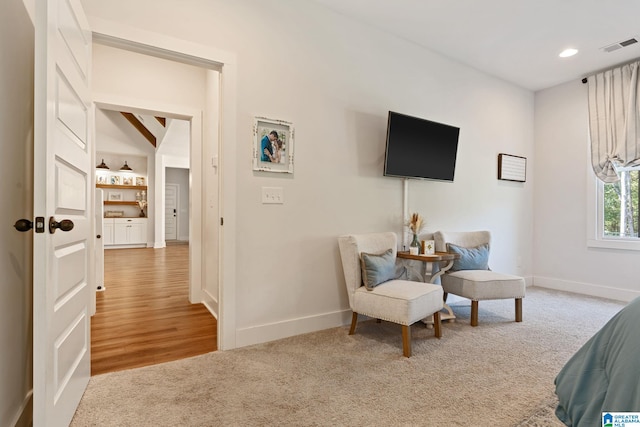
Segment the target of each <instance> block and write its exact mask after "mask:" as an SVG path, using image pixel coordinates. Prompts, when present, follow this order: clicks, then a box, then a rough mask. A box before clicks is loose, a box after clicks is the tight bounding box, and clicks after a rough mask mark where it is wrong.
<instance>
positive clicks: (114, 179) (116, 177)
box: [111, 175, 120, 185]
mask: <svg viewBox="0 0 640 427" xmlns="http://www.w3.org/2000/svg"><path fill="white" fill-rule="evenodd" d="M111 185H120V175H111Z"/></svg>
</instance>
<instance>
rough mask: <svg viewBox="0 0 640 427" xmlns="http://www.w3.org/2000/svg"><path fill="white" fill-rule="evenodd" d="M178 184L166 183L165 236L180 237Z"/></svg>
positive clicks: (173, 238) (170, 237)
mask: <svg viewBox="0 0 640 427" xmlns="http://www.w3.org/2000/svg"><path fill="white" fill-rule="evenodd" d="M178 197H179V193H178V185H177V184H165V187H164V238H165V240H176V239H177V238H178Z"/></svg>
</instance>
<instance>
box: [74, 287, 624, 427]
mask: <svg viewBox="0 0 640 427" xmlns="http://www.w3.org/2000/svg"><path fill="white" fill-rule="evenodd" d="M623 306H624V304H623V303H619V302H615V301H610V300H600V299H596V298H590V297H583V296H577V295H575V294H568V293H561V292H556V291H549V290H544V289H541V288H535V287H534V288H529V289H528V290H527V297H526V298H525V299H524V303H523V307H524V309H523V312H524V322H523V323H515V322H513V317H514V303H513V301H509V300H504V301H484V302H481V303H480V325H479V326H478V327H477V328H472V327H471V326H469V324H468V320H469V312H470V305H469V304H468V303H466V302H465V303H460V304H458V305H454V306H453V308H454V311H455V312H456V314H457V315H458V316H459V318H458V320H457V321H456V322H455V323H445V324H444V325H443V337H442V338H441V339H439V340H438V339H436V338H434V337H433V330H430V329H426V328H425V327H424V326H423V325H421V324H416V325H414V326H413V327H412V333H413V357H411V358H410V359H407V358H404V357H402V342H401V335H400V326H399V325H394V324H390V323H386V322H382V323H381V324H377V323H375V321H367V322H363V323H360V324H359V326H358V330H357V331H356V334H355V335H353V336H349V335H348V334H347V332H348V327H347V326H345V327H341V328H334V329H328V330H324V331H320V332H315V333H311V334H306V335H301V336H297V337H292V338H287V339H283V340H279V341H276V342H271V343H266V344H259V345H254V346H251V347H245V348H241V349H236V350H232V351H227V352H216V353H210V354H206V355H203V356H198V357H194V358H190V359H185V360H181V361H177V362H170V363H165V364H162V365H155V366H149V367H145V368H139V369H134V370H129V371H122V372H115V373H110V374H105V375H100V376H96V377H93V378H92V379H91V381H90V383H89V387H88V388H87V391H86V392H85V395H84V397H83V399H82V401H81V402H80V406H79V408H78V410H77V412H76V415H75V418H74V420H73V422H72V426H391V425H394V426H439V425H448V426H476V427H481V426H492V427H500V426H557V425H561V424H560V423H559V422H558V421H557V420H556V419H555V417H554V416H553V410H554V406H555V395H554V386H553V380H554V378H555V376H556V375H557V373H558V371H559V369H560V368H561V367H562V366H563V365H564V363H565V362H566V361H567V360H568V359H569V357H570V356H571V355H572V354H573V353H574V352H575V351H576V350H577V349H578V348H579V347H580V346H581V345H582V344H583V343H584V342H585V341H586V340H587V339H588V338H589V337H591V336H592V335H593V334H594V333H595V332H596V331H597V330H598V329H600V327H602V325H604V323H606V322H607V320H609V319H610V318H611V316H613V315H614V314H615V313H616V312H618V311H619V310H620V309H621V308H622V307H623Z"/></svg>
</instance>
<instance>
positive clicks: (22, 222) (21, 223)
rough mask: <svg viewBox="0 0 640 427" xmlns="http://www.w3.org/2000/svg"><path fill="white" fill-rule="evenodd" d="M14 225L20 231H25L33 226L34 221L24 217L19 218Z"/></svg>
mask: <svg viewBox="0 0 640 427" xmlns="http://www.w3.org/2000/svg"><path fill="white" fill-rule="evenodd" d="M13 227H14V228H15V229H16V230H18V231H20V232H25V231H29V230H31V229H32V228H33V222H31V221H29V220H28V219H24V218H22V219H19V220H17V221H16V223H15V224H13Z"/></svg>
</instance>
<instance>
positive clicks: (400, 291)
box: [338, 232, 443, 357]
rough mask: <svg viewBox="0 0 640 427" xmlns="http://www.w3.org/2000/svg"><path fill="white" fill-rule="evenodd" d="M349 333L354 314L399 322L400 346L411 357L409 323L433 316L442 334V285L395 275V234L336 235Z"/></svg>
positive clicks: (353, 322) (438, 335) (439, 334)
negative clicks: (351, 311)
mask: <svg viewBox="0 0 640 427" xmlns="http://www.w3.org/2000/svg"><path fill="white" fill-rule="evenodd" d="M338 245H339V247H340V256H341V258H342V268H343V270H344V278H345V284H346V286H347V294H348V296H349V306H350V307H351V310H353V315H352V318H351V329H350V330H349V335H353V334H354V333H355V330H356V325H357V323H358V313H359V314H363V315H365V316H369V317H372V318H375V319H378V320H386V321H389V322H393V323H398V324H400V325H402V348H403V354H404V355H405V356H406V357H411V327H410V326H411V325H412V324H413V323H415V322H417V321H419V320H421V319H424V318H426V317H428V316H430V315H431V314H433V315H434V330H435V336H436V337H438V338H440V337H441V336H442V332H441V328H440V310H441V309H442V305H443V292H442V288H441V287H440V286H438V285H432V284H430V283H423V282H414V281H409V280H403V279H397V278H396V251H397V236H396V234H395V233H391V232H388V233H372V234H360V235H347V236H341V237H339V238H338Z"/></svg>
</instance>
